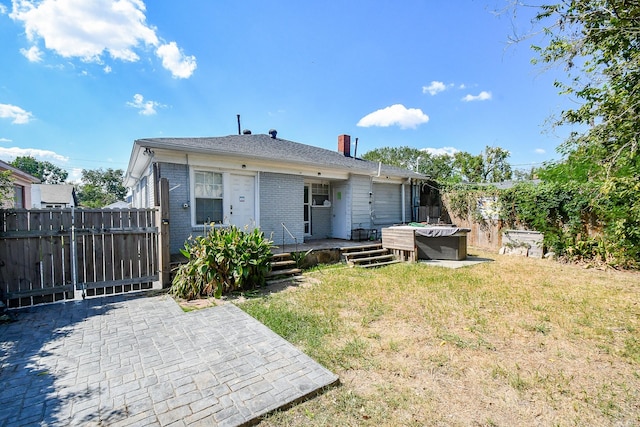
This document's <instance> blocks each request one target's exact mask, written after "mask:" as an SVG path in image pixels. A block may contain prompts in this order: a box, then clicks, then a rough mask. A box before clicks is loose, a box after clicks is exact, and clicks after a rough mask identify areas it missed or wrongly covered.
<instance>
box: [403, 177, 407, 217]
mask: <svg viewBox="0 0 640 427" xmlns="http://www.w3.org/2000/svg"><path fill="white" fill-rule="evenodd" d="M404 184H405V183H404V182H403V183H402V223H403V224H406V223H407V213H406V207H405V200H404V199H405V189H404Z"/></svg>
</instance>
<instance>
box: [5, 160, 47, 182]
mask: <svg viewBox="0 0 640 427" xmlns="http://www.w3.org/2000/svg"><path fill="white" fill-rule="evenodd" d="M0 170H8V171H11V173H12V174H13V175H14V176H17V177H19V178H22V179H23V180H25V181H27V182H30V183H32V184H37V183H39V182H40V180H39V179H38V178H36V177H35V176H33V175H30V174H28V173H26V172H23V171H21V170H20V169H18V168H15V167H13V166H11V165H10V164H9V163H5V162H3V161H2V160H0Z"/></svg>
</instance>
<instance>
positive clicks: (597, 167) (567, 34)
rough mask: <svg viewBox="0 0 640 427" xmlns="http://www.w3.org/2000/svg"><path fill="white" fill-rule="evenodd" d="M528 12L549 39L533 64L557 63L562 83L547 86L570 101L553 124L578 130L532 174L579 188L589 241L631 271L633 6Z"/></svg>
mask: <svg viewBox="0 0 640 427" xmlns="http://www.w3.org/2000/svg"><path fill="white" fill-rule="evenodd" d="M519 3H520V2H518V4H519ZM536 7H537V8H538V9H537V10H538V14H537V16H536V22H537V23H538V24H540V25H542V27H543V30H544V33H545V34H546V35H547V39H546V40H549V42H548V44H547V45H546V46H534V49H535V50H536V51H537V53H538V58H537V60H536V62H538V63H543V64H553V65H562V66H564V69H565V70H566V79H563V80H564V81H562V80H558V81H556V82H555V85H556V87H558V88H559V89H560V93H561V94H565V95H568V96H571V97H572V98H574V100H576V101H577V102H576V103H575V105H576V107H575V108H570V109H567V110H565V111H563V112H562V114H561V115H560V117H559V118H558V119H557V121H556V125H577V126H574V128H576V129H580V130H579V131H575V132H573V133H571V134H570V136H569V137H568V138H567V140H566V141H565V142H564V143H563V144H562V145H561V146H560V147H559V150H558V151H559V152H560V153H561V154H563V159H562V160H561V161H560V162H557V163H555V164H551V165H549V166H548V167H546V168H543V169H541V170H540V171H539V176H540V177H541V178H542V179H543V180H546V181H548V182H553V183H559V184H564V185H565V186H575V185H576V184H579V185H581V186H582V187H583V188H584V189H586V191H583V192H582V193H581V194H584V195H585V197H588V200H589V206H588V209H585V210H584V211H588V212H589V214H590V215H593V216H594V217H595V219H593V218H592V219H591V220H590V221H591V223H593V224H596V225H597V227H598V230H597V231H598V232H597V234H595V237H594V238H593V239H595V240H597V244H598V247H602V248H603V249H602V252H603V253H604V254H605V258H606V261H607V262H609V263H611V264H614V265H624V266H633V265H635V266H638V265H640V198H638V197H637V195H638V192H639V191H640V184H639V183H640V156H639V151H640V124H639V122H638V117H639V116H640V31H638V28H640V2H638V1H629V0H562V1H559V2H557V3H554V4H545V5H542V6H536ZM516 8H517V7H516ZM584 211H583V212H584ZM583 215H584V213H583ZM572 220H578V221H579V220H581V218H579V217H578V218H573V219H572ZM583 221H584V219H583ZM587 237H589V236H587ZM576 238H578V237H576ZM581 238H582V239H584V238H585V237H584V235H583V236H582V237H581ZM582 243H585V241H584V240H583V241H582ZM587 243H589V242H587ZM583 246H585V245H583Z"/></svg>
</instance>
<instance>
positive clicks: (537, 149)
mask: <svg viewBox="0 0 640 427" xmlns="http://www.w3.org/2000/svg"><path fill="white" fill-rule="evenodd" d="M534 151H535V153H536V154H546V152H547V150H545V149H544V148H536V149H535V150H534Z"/></svg>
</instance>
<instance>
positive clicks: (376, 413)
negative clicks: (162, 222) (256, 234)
mask: <svg viewBox="0 0 640 427" xmlns="http://www.w3.org/2000/svg"><path fill="white" fill-rule="evenodd" d="M480 255H481V256H486V257H492V256H491V255H488V254H480ZM493 258H494V259H495V262H490V263H485V264H481V265H476V266H473V267H467V268H462V269H457V270H450V269H445V268H437V267H429V266H426V265H419V264H418V265H416V264H397V265H393V266H389V267H385V268H381V269H377V270H364V269H357V268H354V269H329V270H319V271H317V272H314V273H312V275H313V277H314V278H315V279H319V280H320V283H319V284H316V285H314V286H312V287H309V288H300V289H298V290H296V291H295V292H288V293H283V294H275V295H271V296H270V297H268V298H264V299H259V300H253V301H247V302H246V303H243V304H240V307H242V308H243V309H245V310H246V311H247V312H249V313H250V314H252V315H254V316H255V317H257V318H258V319H259V320H261V321H263V322H264V323H265V324H267V325H268V326H269V327H271V328H272V329H274V330H275V331H276V332H278V333H280V334H281V335H283V336H284V337H285V338H287V339H289V340H290V341H292V342H294V343H295V344H296V345H298V346H299V347H300V348H302V349H303V350H304V351H305V352H307V353H308V354H310V355H311V356H312V357H314V358H315V359H316V360H318V361H319V362H320V363H322V364H323V365H324V366H326V367H327V368H329V369H330V370H332V371H334V372H336V373H337V374H338V375H339V376H340V378H341V382H342V386H340V387H338V388H335V389H332V390H329V391H327V393H325V394H323V395H321V396H318V397H317V398H315V399H312V400H310V401H308V402H305V403H303V404H301V405H298V406H296V407H294V408H291V409H290V410H288V411H285V412H282V413H278V414H274V415H273V416H271V417H269V418H268V419H266V420H264V421H263V423H262V424H263V425H266V426H271V425H274V426H275V425H292V426H298V425H299V426H309V425H318V426H319V425H416V426H417V425H447V426H450V425H453V426H456V425H459V426H512V425H560V426H564V425H596V426H598V425H637V424H640V391H639V390H640V339H639V338H638V337H640V325H639V322H640V306H639V305H638V302H639V301H640V298H639V296H640V295H639V294H640V275H639V274H637V273H628V272H617V271H598V270H590V269H584V268H582V267H578V266H573V265H562V264H557V263H554V262H550V261H543V260H534V259H527V258H518V257H500V256H493Z"/></svg>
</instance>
